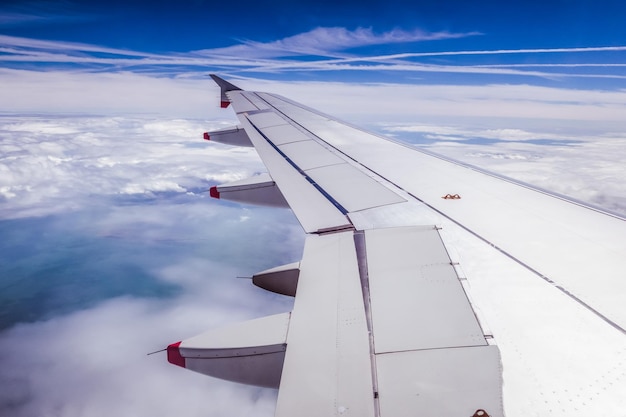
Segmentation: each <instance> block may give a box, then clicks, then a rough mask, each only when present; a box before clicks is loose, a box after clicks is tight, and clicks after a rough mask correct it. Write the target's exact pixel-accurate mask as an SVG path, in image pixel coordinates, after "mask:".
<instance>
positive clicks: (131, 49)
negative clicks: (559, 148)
mask: <svg viewBox="0 0 626 417" xmlns="http://www.w3.org/2000/svg"><path fill="white" fill-rule="evenodd" d="M335 3H336V2H332V1H304V2H302V1H298V2H288V1H274V2H252V1H251V2H237V3H229V2H212V1H183V2H174V1H155V2H132V1H131V2H123V1H111V2H106V3H99V2H79V1H78V2H73V1H63V2H47V1H31V2H24V1H19V2H14V1H8V2H3V5H2V6H0V34H1V35H4V36H3V37H2V38H0V47H3V51H2V55H0V56H1V57H2V60H3V62H2V66H3V67H7V68H22V69H36V70H51V69H64V70H73V71H88V72H96V71H107V72H120V71H132V72H137V73H151V74H154V75H159V76H170V77H174V76H178V77H182V76H186V77H199V76H204V75H205V74H206V73H207V72H211V71H213V72H220V73H222V74H227V75H231V76H239V77H261V78H268V79H279V80H312V79H314V80H318V81H319V80H336V81H342V82H400V83H413V84H414V83H446V84H450V83H466V84H481V83H485V82H507V83H533V84H540V85H561V86H569V87H575V88H603V89H611V88H622V87H623V86H624V83H625V80H624V77H626V71H624V69H625V68H626V67H624V65H626V27H625V26H624V25H623V18H624V16H625V15H626V13H625V12H626V10H625V9H626V5H624V4H623V3H622V2H619V1H607V0H601V1H581V0H574V1H545V2H540V1H529V2H501V1H480V2H466V1H445V2H413V1H402V0H400V1H369V2H367V1H366V2H353V1H347V2H339V4H335ZM37 41H54V42H48V43H46V42H37ZM485 51H488V52H485Z"/></svg>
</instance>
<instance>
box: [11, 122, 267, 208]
mask: <svg viewBox="0 0 626 417" xmlns="http://www.w3.org/2000/svg"><path fill="white" fill-rule="evenodd" d="M221 125H222V123H219V122H212V123H203V122H201V121H198V120H195V121H193V120H188V121H183V120H177V119H174V120H163V119H161V120H154V119H141V118H136V119H128V118H127V119H122V118H110V117H108V118H103V117H78V118H67V117H66V118H59V117H57V118H53V119H49V118H43V117H35V116H33V117H26V118H24V117H2V118H0V134H2V136H3V141H2V143H1V144H0V152H1V155H0V172H3V175H2V176H1V177H0V195H2V196H3V197H4V200H3V201H1V202H0V217H2V218H11V217H22V216H30V215H45V214H50V213H58V212H63V211H65V210H67V209H73V210H75V209H79V208H84V207H87V206H90V205H92V204H93V202H92V200H93V196H94V195H95V196H102V197H106V198H116V196H117V195H124V194H131V195H132V194H138V195H148V196H154V195H155V194H158V193H163V192H171V193H178V194H187V195H191V196H195V198H206V197H207V196H206V193H205V194H202V192H203V191H206V190H208V188H209V187H210V185H212V184H214V183H217V182H228V181H234V180H237V179H241V178H244V177H246V176H250V175H252V174H253V173H254V172H257V171H261V170H264V168H263V165H262V164H261V162H260V161H259V159H258V157H257V156H256V153H255V152H254V151H253V150H250V149H244V150H242V149H236V148H230V147H226V146H220V145H211V144H209V143H207V142H205V141H203V140H202V139H201V134H202V132H203V131H204V130H211V128H218V127H221Z"/></svg>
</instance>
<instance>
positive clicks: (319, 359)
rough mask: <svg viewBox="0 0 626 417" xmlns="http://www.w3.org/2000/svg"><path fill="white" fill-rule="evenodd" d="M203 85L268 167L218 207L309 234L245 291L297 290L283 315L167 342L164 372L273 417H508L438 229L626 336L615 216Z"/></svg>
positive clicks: (249, 95)
mask: <svg viewBox="0 0 626 417" xmlns="http://www.w3.org/2000/svg"><path fill="white" fill-rule="evenodd" d="M212 77H213V79H214V80H215V81H216V82H217V84H218V85H219V86H220V88H221V96H222V97H221V100H222V107H226V106H227V105H228V104H232V105H233V108H234V110H235V112H236V113H237V117H238V118H239V121H240V123H241V125H240V127H239V128H237V129H236V130H232V129H231V130H232V131H235V132H237V133H236V134H237V135H238V136H237V143H236V144H243V145H244V146H249V144H252V145H253V146H254V147H255V149H256V150H257V152H258V153H259V155H260V157H261V159H262V160H263V162H264V164H265V165H266V167H267V170H268V174H266V175H265V176H264V177H262V178H259V179H255V178H253V179H250V180H244V181H243V182H239V183H237V184H232V185H228V184H227V185H223V186H218V187H217V188H216V189H215V190H213V189H212V193H211V194H212V196H219V197H220V198H229V196H231V197H232V199H233V200H236V201H240V202H248V203H260V204H270V205H285V204H286V205H288V206H289V207H291V209H292V210H293V212H294V214H295V215H296V217H297V219H298V221H299V222H300V224H301V225H302V227H303V229H304V231H305V232H306V233H307V234H308V236H307V239H306V243H305V248H304V253H303V257H302V260H301V262H299V263H296V264H292V265H289V266H285V267H279V268H276V269H275V270H270V271H264V272H263V273H260V274H257V275H258V279H257V281H255V282H263V283H265V284H262V285H261V286H262V287H264V288H266V289H269V290H272V291H276V292H279V293H283V294H289V295H292V294H293V292H294V288H295V295H296V297H295V303H294V308H293V311H292V312H291V313H290V314H287V315H281V316H280V317H279V318H266V319H260V320H257V321H255V322H251V323H250V324H243V325H242V326H243V328H245V329H248V330H246V331H245V334H246V337H242V335H241V334H240V333H241V330H236V329H235V330H233V331H230V330H218V331H215V332H209V333H207V334H206V335H204V336H202V337H196V338H192V339H189V340H186V341H183V342H179V343H178V344H174V345H171V346H170V347H169V348H168V359H169V360H170V362H172V363H175V364H177V365H179V366H183V367H187V368H189V369H192V370H196V371H199V372H202V373H206V374H209V375H213V376H217V377H221V378H225V379H230V380H234V381H237V382H244V383H252V384H256V385H262V386H271V387H275V388H279V394H278V401H277V406H276V416H292V415H302V416H308V415H311V416H314V415H315V416H320V415H338V414H341V415H344V414H345V415H355V416H357V415H358V416H405V415H406V416H409V415H437V416H451V417H452V416H472V415H474V416H501V415H504V406H503V400H502V384H503V382H502V381H503V379H502V367H501V358H500V351H499V349H498V346H497V345H496V343H495V340H494V337H493V335H492V334H490V332H489V331H488V330H487V328H486V326H485V323H484V322H483V321H481V320H479V317H480V315H479V314H478V312H479V311H478V310H477V307H476V305H475V303H474V302H470V297H469V294H468V292H467V285H466V283H465V282H464V281H463V280H462V279H460V278H459V274H458V266H456V265H455V262H452V260H451V258H450V256H449V254H448V248H447V247H446V245H445V244H444V241H443V240H442V237H441V234H440V230H439V229H440V227H438V226H435V225H437V224H440V222H441V219H442V218H444V219H446V220H447V221H450V222H452V223H455V224H457V225H460V226H461V227H463V228H464V229H465V230H467V231H469V232H470V233H472V234H473V235H474V236H476V237H478V238H479V239H481V240H482V241H483V242H486V243H488V244H489V245H491V246H494V247H496V248H498V250H499V251H500V253H502V254H504V255H505V256H507V257H508V258H509V259H511V260H514V261H515V262H517V263H518V264H519V265H522V266H523V267H524V268H526V269H527V270H529V271H531V272H532V273H533V274H535V275H536V276H537V277H540V278H541V279H542V280H543V281H544V284H549V285H551V286H552V287H553V288H555V289H556V290H557V291H560V292H561V294H562V295H563V296H564V297H566V298H567V297H569V298H568V300H569V302H570V303H573V304H575V305H577V306H579V307H580V308H582V309H585V310H586V312H587V313H586V314H589V315H591V316H593V317H594V320H597V321H599V322H601V323H603V324H602V325H604V326H608V328H610V329H611V330H610V332H613V333H614V334H621V336H623V335H624V334H625V333H626V332H625V331H624V328H626V313H625V310H624V309H623V307H621V306H622V305H623V302H624V294H626V280H620V278H621V274H622V273H623V271H624V270H625V268H624V267H626V249H625V247H624V241H623V236H626V227H625V222H624V219H621V218H619V217H616V216H610V215H608V214H606V213H601V212H599V211H594V210H592V209H590V208H588V207H585V206H583V205H580V204H575V203H573V202H571V201H567V200H564V199H562V198H557V197H555V196H552V195H549V194H547V193H544V192H540V191H537V190H535V189H532V188H529V187H527V186H525V185H521V184H518V183H515V182H512V181H510V180H506V179H502V178H499V177H495V176H493V175H491V174H487V173H484V172H481V171H478V170H475V169H472V168H471V167H467V166H463V165H461V164H457V163H454V162H451V161H448V160H445V159H442V158H439V157H436V156H432V155H428V154H425V153H422V152H419V151H417V150H415V149H412V148H409V147H407V146H405V145H403V144H399V143H396V142H393V141H390V140H387V139H385V138H381V137H378V136H376V135H373V134H371V133H368V132H365V131H362V130H360V129H357V128H355V127H353V126H350V125H347V124H345V123H343V122H340V121H337V120H335V119H333V118H331V117H329V116H327V115H324V114H323V113H319V112H317V111H315V110H312V109H309V108H307V107H305V106H302V105H300V104H298V103H295V102H292V101H290V100H288V99H285V98H283V97H280V96H276V95H272V94H267V93H257V92H249V91H244V90H241V89H239V88H238V87H236V86H234V85H233V84H230V83H228V82H227V81H224V80H222V79H221V78H219V77H217V76H213V75H212ZM241 128H243V131H245V137H243V138H242V137H241V134H242V133H239V132H240V131H241ZM229 135H232V133H229ZM207 136H211V135H206V136H205V138H208V137H207ZM225 142H226V141H225ZM216 193H217V194H216ZM446 195H450V196H458V197H460V198H442V197H445V196H446ZM511 216H513V217H514V218H515V219H516V220H517V221H516V222H511ZM547 230H550V233H547V232H546V231H547ZM620 233H621V234H620ZM620 236H621V237H620ZM571 253H577V254H578V253H581V254H582V256H580V257H576V258H574V259H572V257H571ZM598 270H600V273H598ZM592 274H593V275H592ZM589 276H594V280H589V279H588V277H589ZM590 281H592V282H591V283H590ZM277 288H279V290H276V289H277ZM252 329H254V330H252ZM503 333H504V332H503ZM268 335H271V337H269V336H268ZM495 336H496V337H495V339H496V340H497V339H498V335H497V334H496V335H495ZM618 338H619V336H618ZM622 339H623V337H622ZM625 347H626V346H625ZM242 349H243V350H242ZM625 351H626V350H625ZM242 352H244V353H245V354H244V353H242ZM504 369H505V370H506V369H507V368H506V363H505V365H504ZM259 375H269V376H268V377H267V378H262V377H259ZM259 381H260V382H259ZM268 381H269V382H268ZM507 412H508V410H507ZM513 413H515V412H513Z"/></svg>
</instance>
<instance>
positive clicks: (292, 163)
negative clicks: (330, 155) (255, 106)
mask: <svg viewBox="0 0 626 417" xmlns="http://www.w3.org/2000/svg"><path fill="white" fill-rule="evenodd" d="M248 120H250V119H248ZM250 124H251V125H252V127H253V128H254V129H255V130H256V131H257V133H258V134H259V135H261V136H262V137H263V138H264V139H265V140H266V141H267V143H268V144H269V145H270V146H271V147H272V148H274V150H275V151H276V152H278V153H279V154H280V156H282V157H283V158H285V161H287V163H289V165H291V166H292V167H293V168H294V169H295V170H296V171H298V173H300V175H302V176H303V177H304V178H305V179H306V180H307V181H308V182H309V183H310V184H311V185H312V186H313V187H315V189H316V190H317V191H319V192H320V194H322V195H323V196H324V197H325V198H326V199H327V200H328V201H330V202H331V203H332V204H333V205H334V206H335V207H336V208H337V209H338V210H339V211H340V212H341V214H344V215H345V214H347V213H348V210H346V209H345V207H343V206H342V205H341V204H340V203H339V202H338V201H337V200H335V199H334V198H333V197H332V196H331V195H330V194H328V193H327V192H326V191H324V189H323V188H322V187H320V186H319V185H318V184H317V183H316V182H315V180H313V178H311V177H310V176H309V175H308V174H307V173H306V172H304V171H303V170H302V169H300V167H299V166H298V165H297V164H296V163H295V162H294V161H292V160H291V159H290V158H289V157H288V156H287V155H285V153H284V152H283V151H282V150H281V149H280V148H279V147H278V146H276V145H275V144H274V143H273V142H272V141H271V140H270V139H269V138H268V137H267V136H266V135H265V134H264V133H263V132H262V131H261V129H259V128H258V127H257V126H256V125H255V124H254V122H253V121H252V120H250Z"/></svg>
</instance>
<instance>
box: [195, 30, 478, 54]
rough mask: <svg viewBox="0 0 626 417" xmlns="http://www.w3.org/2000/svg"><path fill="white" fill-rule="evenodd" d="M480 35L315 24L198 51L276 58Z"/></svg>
mask: <svg viewBox="0 0 626 417" xmlns="http://www.w3.org/2000/svg"><path fill="white" fill-rule="evenodd" d="M476 35H480V33H478V32H469V33H451V32H425V31H421V30H414V31H404V30H400V29H395V30H391V31H389V32H384V33H380V34H377V33H375V32H374V31H373V29H372V28H357V29H355V30H348V29H346V28H342V27H330V28H329V27H318V28H315V29H313V30H311V31H309V32H305V33H300V34H297V35H294V36H289V37H287V38H284V39H280V40H276V41H273V42H255V41H251V40H243V41H242V44H241V45H234V46H230V47H226V48H217V49H206V50H201V51H197V53H199V54H202V55H208V56H214V55H229V56H231V55H233V54H242V53H243V54H244V55H245V56H255V57H259V58H278V57H288V56H296V55H311V56H333V55H336V53H337V52H339V51H346V50H349V49H352V48H358V47H363V46H372V45H389V44H398V43H413V42H423V41H434V40H443V39H456V38H462V37H467V36H476Z"/></svg>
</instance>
